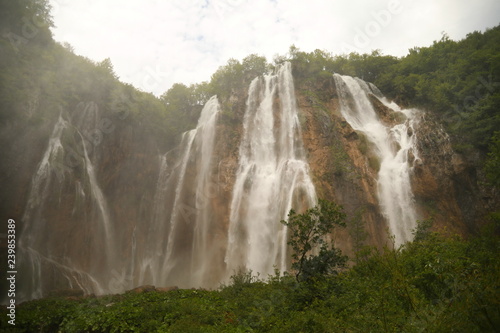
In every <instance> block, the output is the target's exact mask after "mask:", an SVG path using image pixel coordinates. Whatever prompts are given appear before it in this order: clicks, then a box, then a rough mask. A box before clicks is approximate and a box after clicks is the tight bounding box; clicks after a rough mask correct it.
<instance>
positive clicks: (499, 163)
mask: <svg viewBox="0 0 500 333" xmlns="http://www.w3.org/2000/svg"><path fill="white" fill-rule="evenodd" d="M485 166H486V173H487V176H488V180H489V181H490V182H491V184H493V185H494V186H497V187H499V186H500V132H496V133H495V135H494V136H493V138H492V140H491V144H490V152H489V154H488V160H487V162H486V165H485Z"/></svg>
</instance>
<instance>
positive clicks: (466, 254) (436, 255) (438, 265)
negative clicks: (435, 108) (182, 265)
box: [0, 216, 500, 332]
mask: <svg viewBox="0 0 500 333" xmlns="http://www.w3.org/2000/svg"><path fill="white" fill-rule="evenodd" d="M499 254H500V218H498V216H493V218H492V220H491V221H490V222H489V223H486V224H485V227H484V230H482V232H481V233H480V234H479V235H478V236H476V237H473V238H471V239H469V240H464V239H461V238H460V237H458V236H450V235H447V234H446V233H438V232H433V231H431V230H430V221H424V222H421V223H419V226H418V228H417V229H416V230H415V240H414V241H413V242H411V243H407V244H405V245H404V246H402V247H401V248H399V249H391V248H386V249H384V251H378V250H376V249H370V250H365V251H364V259H363V260H359V261H358V262H357V264H356V265H355V266H354V267H352V268H351V269H349V270H344V271H342V272H341V273H340V274H337V275H324V276H322V277H321V278H318V276H315V277H314V278H311V279H309V280H307V281H305V280H299V281H297V280H296V279H295V278H294V277H293V276H289V275H287V274H285V275H281V274H279V273H278V272H277V273H276V274H275V275H273V276H270V277H269V278H268V279H267V281H264V280H262V279H259V278H258V276H255V275H252V273H251V272H247V271H240V272H238V273H236V274H235V275H234V276H233V278H232V279H231V283H230V284H229V285H227V286H223V287H222V288H221V289H220V290H213V291H207V290H176V291H170V292H157V291H151V292H144V293H139V294H136V293H125V294H122V295H110V296H102V297H87V298H80V299H76V300H70V299H63V298H53V299H41V300H35V301H30V302H26V303H24V304H21V305H18V307H17V309H16V310H17V312H16V326H15V327H13V326H10V325H9V324H8V323H7V320H8V317H7V316H6V313H7V312H6V311H7V309H6V308H1V309H0V330H2V331H5V332H9V331H10V332H57V331H61V332H132V331H134V332H252V331H253V332H495V331H496V330H497V328H498V327H499V325H500V279H499V273H498V272H500V260H499ZM316 258H318V257H316Z"/></svg>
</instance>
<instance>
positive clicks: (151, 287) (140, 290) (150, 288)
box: [129, 285, 156, 294]
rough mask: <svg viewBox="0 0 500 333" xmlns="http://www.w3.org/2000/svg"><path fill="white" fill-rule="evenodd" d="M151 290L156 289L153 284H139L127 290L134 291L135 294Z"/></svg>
mask: <svg viewBox="0 0 500 333" xmlns="http://www.w3.org/2000/svg"><path fill="white" fill-rule="evenodd" d="M151 291H156V288H155V286H151V285H144V286H140V287H137V288H134V289H132V290H129V292H131V293H136V294H140V293H147V292H151Z"/></svg>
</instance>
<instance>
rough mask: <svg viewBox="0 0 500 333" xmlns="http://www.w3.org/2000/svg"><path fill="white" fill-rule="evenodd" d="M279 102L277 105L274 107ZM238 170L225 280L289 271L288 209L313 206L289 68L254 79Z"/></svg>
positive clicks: (312, 194)
mask: <svg viewBox="0 0 500 333" xmlns="http://www.w3.org/2000/svg"><path fill="white" fill-rule="evenodd" d="M278 99H279V103H278ZM243 131H244V132H243V139H242V141H241V144H240V150H239V169H238V172H237V175H236V182H235V185H234V189H233V198H232V202H231V215H230V225H229V231H228V245H227V252H226V258H225V262H226V264H227V274H228V275H231V274H233V273H234V272H235V271H237V270H239V269H240V268H243V269H249V270H252V271H253V272H254V273H257V272H258V273H260V274H264V275H266V274H272V273H273V270H274V267H277V268H278V269H280V270H281V271H285V270H286V269H287V268H288V260H289V259H288V257H289V255H288V253H287V230H286V228H285V227H284V226H283V225H282V224H281V223H280V220H282V219H286V218H287V215H288V212H289V211H290V209H291V208H294V209H296V210H303V209H307V208H309V207H311V206H313V205H314V204H315V203H316V192H315V188H314V185H313V183H312V180H311V178H310V176H309V166H308V164H307V161H306V159H305V156H304V152H303V147H302V138H301V131H300V124H299V119H298V114H297V106H296V99H295V92H294V86H293V77H292V73H291V65H290V63H285V64H284V65H282V66H281V67H279V68H278V69H277V72H276V74H275V75H266V76H264V77H258V78H256V79H254V80H253V81H252V83H251V85H250V88H249V91H248V99H247V105H246V112H245V117H244V120H243Z"/></svg>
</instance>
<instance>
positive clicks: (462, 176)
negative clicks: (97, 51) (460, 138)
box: [0, 76, 498, 298]
mask: <svg viewBox="0 0 500 333" xmlns="http://www.w3.org/2000/svg"><path fill="white" fill-rule="evenodd" d="M266 80H268V81H266V82H268V84H269V85H270V86H273V85H275V88H276V93H269V92H265V90H264V88H262V90H261V92H260V94H261V95H262V96H264V97H265V96H267V95H266V94H268V95H269V96H272V101H271V102H270V103H269V108H270V109H269V110H270V112H271V113H272V114H273V115H274V116H273V117H274V121H275V128H274V130H273V131H271V132H273V133H274V134H273V135H274V136H275V137H276V138H278V137H279V136H280V135H281V134H280V133H281V132H280V131H282V130H280V129H277V128H278V127H279V126H281V125H282V124H283V122H284V121H285V118H284V117H285V116H284V115H282V114H281V113H280V112H281V111H282V109H283V108H284V107H290V106H289V102H287V101H285V100H284V99H286V98H288V97H286V96H288V95H280V94H282V93H283V91H284V89H285V87H286V85H284V84H283V82H281V81H279V80H284V79H282V78H279V77H278V76H276V77H269V78H267V79H266ZM273 80H278V81H279V82H278V83H276V82H275V81H273ZM280 82H281V83H280ZM262 84H263V83H262ZM292 84H293V82H292ZM273 87H274V86H273ZM367 87H369V86H368V85H367ZM366 89H369V90H370V89H371V90H370V93H368V96H369V100H370V104H371V106H372V107H373V109H374V110H375V112H376V114H377V118H378V119H379V120H380V122H381V123H383V124H385V125H386V126H387V128H395V126H396V125H400V124H408V121H409V120H408V118H407V117H406V116H404V115H403V114H402V113H401V112H395V111H394V110H393V109H391V108H390V107H388V106H387V105H386V104H384V103H383V102H382V99H381V94H380V92H378V91H377V90H376V88H374V87H369V88H366ZM280 90H281V91H280ZM294 92H295V96H294V97H293V96H292V97H291V101H292V102H293V101H294V100H295V101H296V103H297V105H296V106H297V110H298V124H299V127H300V132H301V133H300V136H298V137H301V139H300V140H302V143H299V144H298V145H297V147H302V145H303V151H304V156H305V160H307V162H308V163H309V175H306V174H303V173H302V174H300V175H299V176H297V177H299V178H298V179H301V181H303V180H304V179H305V178H307V177H309V176H310V177H311V178H312V181H313V183H314V186H315V191H316V195H317V197H321V198H325V199H328V200H332V201H335V202H336V203H338V204H340V205H342V206H343V207H344V209H345V212H346V213H347V216H348V218H347V228H345V229H342V230H336V231H335V233H334V235H333V239H334V241H335V245H336V246H337V247H339V248H341V249H342V250H343V251H344V252H345V253H347V254H353V253H354V252H355V251H356V250H358V249H360V247H361V246H362V245H364V244H370V245H375V246H378V247H382V246H384V245H386V244H388V243H389V237H388V228H389V227H390V225H389V223H388V222H387V221H388V220H387V214H385V213H384V210H383V205H382V204H381V201H380V184H379V183H378V179H379V171H380V169H381V167H382V166H381V164H382V163H383V162H384V161H382V159H381V157H380V154H379V153H377V149H376V147H375V145H374V143H373V142H372V141H370V140H371V139H370V138H369V137H368V136H367V134H366V133H365V132H363V131H361V130H359V129H358V130H355V129H354V128H353V126H352V125H351V124H350V123H349V122H348V121H347V120H346V119H345V117H344V116H343V112H344V111H345V110H344V109H342V108H345V107H346V105H347V107H349V106H352V107H354V106H353V105H354V104H355V102H354V101H351V100H349V99H348V98H347V100H348V102H346V95H345V93H344V92H343V91H341V90H339V89H338V85H337V84H336V81H335V80H334V78H333V77H332V76H323V77H321V78H317V79H309V80H304V79H301V80H300V81H297V80H295V89H294ZM273 94H274V95H273ZM262 96H261V97H259V98H260V99H259V98H257V97H256V99H255V100H258V101H260V102H262V99H265V98H264V97H262ZM250 102H251V100H250V99H249V96H248V91H240V92H237V93H236V94H234V95H232V96H231V97H229V98H228V99H225V100H220V101H219V102H218V103H219V104H218V111H217V112H216V115H215V116H214V117H215V118H214V120H213V124H212V123H210V124H211V125H203V124H202V123H201V120H200V123H199V125H198V126H199V127H198V128H197V129H196V132H191V134H189V133H190V132H187V134H185V135H184V137H183V138H182V140H180V143H179V147H177V148H175V149H174V150H172V151H169V152H167V153H166V154H165V151H163V146H162V144H161V141H162V139H161V138H159V137H156V136H155V134H153V133H152V132H151V131H149V130H148V128H149V127H148V126H149V125H150V124H149V123H148V122H150V120H148V119H147V118H143V117H141V116H140V114H139V115H138V114H135V115H132V114H128V115H127V114H123V113H117V112H116V110H108V109H105V108H101V109H99V107H98V106H96V105H93V104H87V105H82V106H80V107H75V108H74V109H73V110H69V111H66V112H62V113H61V114H60V115H58V114H56V113H54V114H53V116H52V118H49V119H46V120H44V121H42V122H40V123H37V124H29V125H22V126H21V125H20V124H17V125H16V124H10V126H4V128H3V130H2V132H1V133H0V134H1V135H2V137H3V138H5V139H6V140H7V141H8V142H11V143H12V145H11V146H10V149H8V150H6V151H4V153H3V154H4V156H5V159H4V160H5V161H6V162H4V163H3V166H2V168H3V174H4V175H6V176H4V177H5V178H4V179H5V184H7V185H8V187H9V188H11V189H12V190H11V191H10V195H8V196H6V198H5V199H6V200H5V201H3V205H4V207H3V209H2V211H3V212H6V213H7V212H8V216H7V215H6V216H5V218H15V219H16V221H18V222H19V223H18V225H19V229H18V230H19V235H20V236H21V241H20V246H22V247H23V248H24V254H23V255H22V259H21V260H22V265H23V266H22V267H23V268H22V270H23V272H24V273H23V274H22V276H24V277H25V278H26V280H25V281H22V282H20V283H21V288H22V293H21V295H23V296H22V297H24V298H32V297H40V296H42V295H46V294H47V293H48V292H49V291H50V290H53V289H64V288H76V289H83V290H84V291H85V292H87V293H110V292H121V291H123V290H126V289H131V288H133V287H135V286H137V285H140V284H146V283H149V284H156V285H158V286H165V285H170V284H178V285H180V286H183V287H190V286H194V287H198V286H206V287H216V286H217V285H218V283H219V282H220V281H222V280H224V279H227V277H228V274H231V273H233V272H230V271H229V268H228V267H229V266H228V261H230V260H231V259H230V257H231V256H230V255H228V251H229V249H230V245H229V244H231V242H232V239H233V238H231V237H232V236H231V235H230V233H231V232H230V230H233V231H232V232H233V233H234V232H236V231H238V230H240V232H241V234H242V236H241V237H243V238H241V239H245V240H244V242H245V244H246V242H248V243H249V244H250V243H251V240H250V238H248V240H246V238H245V237H247V236H248V234H249V233H250V231H249V229H248V226H244V225H241V226H238V227H234V225H233V227H231V223H235V221H234V218H233V220H232V219H231V203H232V201H233V200H234V197H235V183H236V182H237V179H238V174H239V173H241V172H242V169H241V168H242V165H241V162H242V161H241V155H240V151H241V148H240V145H241V142H242V140H244V136H245V133H246V132H245V131H247V130H248V129H247V128H245V126H244V125H243V124H244V122H245V114H246V112H247V110H248V108H249V103H250ZM260 102H259V103H260ZM252 103H253V102H252ZM262 103H263V102H262ZM287 103H288V104H287ZM346 103H347V104H346ZM292 104H293V103H292ZM261 107H263V106H261ZM202 115H203V111H202ZM415 117H416V118H415V122H416V123H418V125H416V126H415V127H405V129H406V128H407V130H405V131H406V133H404V135H405V136H406V137H407V138H416V142H417V145H416V148H415V150H410V151H408V152H407V153H405V154H406V155H405V156H406V157H405V158H407V160H408V165H409V166H410V170H411V172H410V175H409V179H410V181H411V190H412V194H413V198H414V207H415V211H416V213H417V215H418V218H419V219H426V218H433V219H434V221H435V224H436V226H437V227H447V228H448V229H449V230H451V231H452V232H458V233H462V234H467V233H469V232H471V231H473V230H475V225H476V223H477V221H478V220H479V219H480V218H481V217H482V214H483V213H485V212H486V211H487V209H491V207H492V206H491V203H493V205H494V203H495V202H496V203H498V200H496V199H495V198H496V197H495V196H494V194H492V193H489V194H488V195H486V194H481V193H486V192H485V190H484V189H482V188H481V187H480V186H478V185H477V184H478V179H479V178H478V176H477V175H476V174H475V173H476V171H475V170H473V169H471V168H470V167H468V166H467V163H466V161H465V160H464V159H463V158H461V157H460V155H458V154H456V153H454V152H453V150H452V148H451V144H450V141H449V138H448V136H447V134H446V133H445V132H444V131H443V130H442V127H441V126H440V125H439V124H438V123H437V122H436V121H435V120H433V119H431V118H430V117H429V116H428V115H427V114H426V113H425V112H420V113H418V114H417V115H416V116H415ZM256 119H257V118H256ZM260 121H262V119H257V120H255V123H254V124H253V125H252V126H260V125H259V124H260V123H259V122H260ZM207 124H208V123H207ZM204 126H205V127H204ZM206 126H212V127H213V128H212V127H211V128H212V129H211V130H213V131H214V132H213V133H214V134H213V138H212V139H210V140H213V144H210V146H211V148H210V157H209V159H207V156H205V157H204V155H203V152H204V151H206V149H207V148H206V145H207V144H209V143H207V142H204V139H203V138H205V137H206V135H207V134H206V133H205V132H204V131H206V130H207V129H206ZM291 128H292V127H291ZM297 131H299V130H298V129H296V130H292V132H293V133H295V134H293V135H296V132H297ZM14 132H19V133H22V134H21V135H18V136H17V137H16V139H11V138H10V137H12V134H13V133H14ZM203 133H205V134H203ZM189 135H192V136H193V137H192V138H191V139H192V141H191V143H189V144H188V143H186V142H187V141H186V140H188V139H189ZM204 135H205V136H204ZM269 135H271V133H270V134H269ZM290 135H291V134H290ZM209 137H210V136H209ZM285 137H288V136H285ZM210 138H211V137H210ZM273 140H274V139H273ZM276 140H277V139H276ZM294 140H295V141H297V140H298V139H294ZM188 141H189V140H188ZM205 141H207V140H205ZM295 141H294V143H293V144H297V142H295ZM264 142H266V141H265V140H264ZM203 144H205V146H203ZM249 145H250V144H249ZM204 147H205V148H204ZM270 147H271V146H270ZM274 147H278V143H276V144H275V145H274ZM400 148H401V147H397V145H395V144H393V147H392V150H394V151H398V149H400ZM273 149H274V148H273ZM276 149H277V148H276ZM282 149H284V148H279V149H278V150H277V154H278V153H279V151H280V150H282ZM294 149H296V150H297V151H296V154H298V155H297V156H302V155H301V154H302V152H299V150H301V149H302V148H300V149H299V148H294ZM250 151H251V149H250ZM290 156H291V157H288V160H287V159H285V162H284V164H283V165H291V164H293V163H296V162H297V161H300V160H301V157H297V156H295V155H290ZM271 160H272V159H271ZM277 160H278V159H277ZM183 161H184V162H183ZM207 161H208V162H207ZM278 164H279V163H278ZM255 168H258V167H257V166H256V167H255ZM14 170H17V172H14ZM201 173H202V174H203V175H204V176H203V177H204V179H200V174H201ZM277 174H278V173H276V175H277ZM284 174H286V173H284ZM181 175H182V177H181ZM273 175H274V174H273ZM181 178H182V179H181ZM253 180H255V178H252V177H249V178H247V180H246V183H244V186H243V187H242V189H243V194H240V195H243V196H244V195H245V194H244V193H250V192H251V188H252V186H253V185H252V181H253ZM288 182H291V180H289V181H288V180H287V178H286V177H285V178H284V182H283V183H282V184H283V185H279V186H280V187H283V188H284V187H286V186H288ZM277 184H278V183H277ZM279 184H281V183H279ZM278 190H279V189H278ZM245 191H247V192H245ZM287 191H288V190H287ZM289 191H290V192H289V193H290V197H291V198H292V201H291V202H293V204H292V205H293V206H294V207H296V206H297V205H300V204H301V203H303V202H305V201H304V200H305V199H304V193H305V191H306V190H305V188H300V186H299V187H298V188H297V189H296V190H294V189H290V190H289ZM278 192H279V191H278ZM278 192H277V193H278ZM287 193H288V192H287ZM4 196H5V192H4ZM242 200H243V199H242ZM266 200H268V199H266ZM275 200H276V205H278V204H279V203H280V202H281V198H280V197H279V196H278V197H276V199H275ZM488 203H489V204H490V205H489V206H488ZM266 207H267V206H266ZM269 207H272V205H270V206H269ZM269 207H267V208H265V209H268V210H269V209H274V208H269ZM302 208H303V207H302ZM247 213H248V212H246V211H244V212H242V213H241V214H247ZM250 214H257V213H252V212H250ZM283 217H284V216H283ZM207 221H208V222H207ZM276 223H277V225H279V224H278V221H276ZM206 226H209V227H207V228H205V227H206ZM231 228H233V229H231ZM235 228H236V229H235ZM238 228H240V229H238ZM235 230H236V231H235ZM278 234H279V232H277V235H278ZM280 235H281V236H279V237H283V234H282V233H281V234H280ZM259 237H260V236H259ZM238 239H240V238H238ZM241 239H240V240H239V242H242V241H241ZM276 239H278V236H276ZM237 245H238V244H237ZM243 245H244V244H243V243H242V246H243ZM245 246H246V245H245ZM249 248H250V246H249ZM271 248H272V246H271ZM248 251H249V252H250V250H248ZM270 251H271V250H270ZM273 251H274V250H273ZM276 251H278V250H276ZM229 252H231V251H229ZM278 252H279V251H278ZM282 264H283V265H286V264H287V263H286V262H285V261H282ZM288 264H289V263H288ZM233 266H234V265H233ZM241 266H242V267H246V264H245V263H242V264H241ZM233 268H234V267H233ZM247 268H249V267H248V266H247ZM31 277H34V278H33V279H31ZM28 280H29V281H28Z"/></svg>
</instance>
